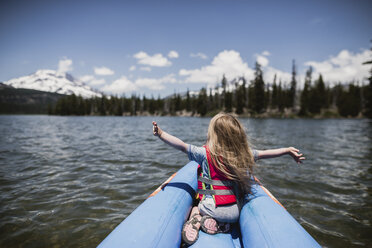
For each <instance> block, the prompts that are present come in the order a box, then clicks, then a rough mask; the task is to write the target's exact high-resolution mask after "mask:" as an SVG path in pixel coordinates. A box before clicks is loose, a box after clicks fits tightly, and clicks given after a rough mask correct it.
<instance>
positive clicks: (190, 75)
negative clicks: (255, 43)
mask: <svg viewBox="0 0 372 248" xmlns="http://www.w3.org/2000/svg"><path fill="white" fill-rule="evenodd" d="M224 74H225V76H226V78H227V79H228V80H232V79H233V78H236V77H240V76H245V77H246V78H247V79H252V78H253V70H252V69H251V68H249V66H248V64H247V63H245V62H244V61H243V59H242V58H241V57H240V54H239V53H238V52H237V51H234V50H229V51H227V50H225V51H222V52H220V53H219V54H218V55H217V56H216V57H214V59H213V61H212V63H211V64H210V65H208V66H204V67H202V68H200V69H194V70H186V69H181V70H180V71H179V75H180V76H185V77H186V79H185V82H188V83H208V84H210V85H212V84H215V83H216V82H218V81H219V79H221V77H222V75H224Z"/></svg>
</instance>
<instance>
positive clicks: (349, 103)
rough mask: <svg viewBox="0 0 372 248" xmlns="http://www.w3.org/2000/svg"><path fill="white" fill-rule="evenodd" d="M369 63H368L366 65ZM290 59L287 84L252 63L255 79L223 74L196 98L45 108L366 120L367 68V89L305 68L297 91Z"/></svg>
mask: <svg viewBox="0 0 372 248" xmlns="http://www.w3.org/2000/svg"><path fill="white" fill-rule="evenodd" d="M366 63H370V62H366ZM296 76H297V72H296V65H295V61H293V66H292V77H291V81H290V82H289V83H286V82H281V81H280V80H279V82H277V77H276V75H275V76H274V78H273V81H272V82H266V83H265V82H264V79H263V78H264V77H263V71H262V68H261V65H260V64H259V63H256V64H255V73H254V79H253V80H251V81H250V82H247V80H246V79H245V78H244V77H239V78H236V79H234V80H232V81H230V82H228V81H227V79H226V77H225V76H223V77H222V80H221V82H220V83H218V84H217V85H216V86H215V88H209V89H207V88H205V87H204V88H201V89H200V91H199V92H198V93H197V94H195V93H191V92H190V91H189V90H188V91H187V92H186V93H185V94H182V95H181V94H176V93H175V94H173V95H172V96H170V97H166V98H160V96H159V97H157V98H154V97H153V96H152V97H151V98H147V97H146V96H145V95H143V96H139V95H136V94H133V95H131V96H129V97H126V96H123V97H117V96H103V97H94V98H90V99H84V98H82V97H81V96H76V95H70V96H65V97H62V98H60V99H59V100H58V101H57V103H56V104H55V105H54V106H52V105H50V106H49V107H48V113H49V114H55V115H116V116H122V115H144V114H149V115H180V114H182V113H186V114H188V115H197V116H206V115H214V114H215V113H217V112H219V111H225V112H233V113H236V114H238V115H249V116H265V114H266V115H267V116H278V117H280V116H300V117H314V116H321V117H337V116H342V117H356V116H365V117H368V118H371V112H372V111H371V96H372V93H371V90H372V69H371V76H370V77H369V85H365V86H363V85H359V84H358V83H355V82H350V83H348V84H345V83H344V84H341V83H339V84H336V85H334V86H332V87H330V85H329V84H326V83H325V82H324V80H323V77H322V75H321V74H320V75H319V76H318V77H317V78H315V79H313V70H312V68H311V67H309V68H308V70H307V71H306V75H305V82H304V87H303V89H302V90H297V80H296Z"/></svg>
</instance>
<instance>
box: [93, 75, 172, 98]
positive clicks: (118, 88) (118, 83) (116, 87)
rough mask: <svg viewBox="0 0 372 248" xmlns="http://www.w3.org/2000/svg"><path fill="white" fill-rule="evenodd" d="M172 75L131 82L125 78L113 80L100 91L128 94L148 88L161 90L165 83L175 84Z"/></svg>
mask: <svg viewBox="0 0 372 248" xmlns="http://www.w3.org/2000/svg"><path fill="white" fill-rule="evenodd" d="M176 82H177V80H176V79H175V75H174V74H169V75H166V76H164V77H162V78H138V79H136V80H135V81H131V80H130V79H128V78H127V77H125V76H122V77H121V78H119V79H117V80H115V81H114V82H113V83H112V84H109V85H105V86H103V87H102V88H101V89H100V90H101V91H104V92H108V93H113V94H123V93H130V92H133V91H138V90H140V89H141V88H148V89H151V90H162V89H164V88H165V85H164V84H166V83H176Z"/></svg>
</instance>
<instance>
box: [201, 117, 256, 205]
mask: <svg viewBox="0 0 372 248" xmlns="http://www.w3.org/2000/svg"><path fill="white" fill-rule="evenodd" d="M207 146H208V147H209V150H210V154H211V158H212V161H214V166H215V168H216V169H217V170H218V171H219V172H221V173H222V174H223V175H224V176H225V177H226V178H227V179H229V180H232V181H234V182H236V183H237V185H238V186H239V192H238V193H237V197H239V198H242V197H244V195H245V194H247V193H251V184H252V180H251V177H252V176H253V169H254V166H255V162H254V158H253V154H252V151H251V149H250V145H249V142H248V138H247V135H246V133H245V130H244V127H243V125H242V124H241V123H240V121H239V120H238V119H237V118H236V117H234V116H232V115H231V114H226V113H219V114H217V115H216V116H214V117H213V118H212V120H211V121H210V123H209V127H208V135H207Z"/></svg>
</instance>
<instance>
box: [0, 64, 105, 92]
mask: <svg viewBox="0 0 372 248" xmlns="http://www.w3.org/2000/svg"><path fill="white" fill-rule="evenodd" d="M4 83H5V84H7V85H10V86H13V87H14V88H24V89H33V90H40V91H47V92H55V93H59V94H65V95H72V94H75V95H80V96H82V97H84V98H90V97H94V96H98V97H101V96H102V94H101V93H99V92H96V91H94V90H92V89H91V88H90V87H89V86H88V85H86V84H84V83H83V82H82V81H80V80H78V79H75V78H74V77H72V76H71V75H70V74H68V73H62V72H57V71H54V70H38V71H37V72H35V73H34V74H31V75H28V76H24V77H20V78H15V79H11V80H9V81H7V82H4Z"/></svg>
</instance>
